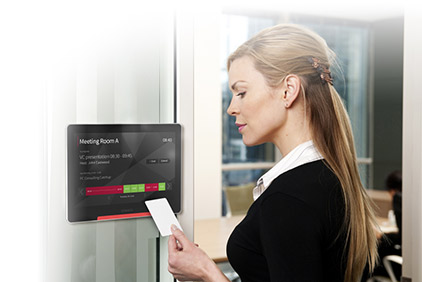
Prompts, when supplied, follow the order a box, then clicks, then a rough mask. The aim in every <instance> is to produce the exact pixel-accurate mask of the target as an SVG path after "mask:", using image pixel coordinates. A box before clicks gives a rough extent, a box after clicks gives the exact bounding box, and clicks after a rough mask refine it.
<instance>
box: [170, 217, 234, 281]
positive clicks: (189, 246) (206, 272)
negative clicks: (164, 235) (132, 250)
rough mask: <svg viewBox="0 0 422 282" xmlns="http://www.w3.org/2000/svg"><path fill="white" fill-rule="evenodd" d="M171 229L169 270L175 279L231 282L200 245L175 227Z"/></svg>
mask: <svg viewBox="0 0 422 282" xmlns="http://www.w3.org/2000/svg"><path fill="white" fill-rule="evenodd" d="M171 229H172V232H173V235H171V236H170V238H169V242H168V250H169V257H168V263H169V266H168V270H169V272H170V273H171V274H173V276H174V278H176V279H177V280H180V281H187V280H189V281H229V280H228V279H227V278H226V277H225V276H224V274H223V273H222V272H221V271H220V269H219V268H218V267H217V265H216V264H215V263H214V262H213V261H212V260H211V259H210V258H209V257H208V256H207V254H206V253H205V252H204V251H203V250H201V249H200V248H199V247H198V245H196V244H194V243H192V242H191V241H189V239H188V238H187V237H186V235H185V234H184V233H183V232H182V231H181V230H180V229H178V228H177V227H176V226H175V225H172V227H171Z"/></svg>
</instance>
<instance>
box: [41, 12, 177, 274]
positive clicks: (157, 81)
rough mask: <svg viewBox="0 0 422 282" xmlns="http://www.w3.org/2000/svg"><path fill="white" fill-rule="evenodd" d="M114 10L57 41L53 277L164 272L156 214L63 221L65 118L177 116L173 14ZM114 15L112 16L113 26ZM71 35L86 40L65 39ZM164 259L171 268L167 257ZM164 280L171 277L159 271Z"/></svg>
mask: <svg viewBox="0 0 422 282" xmlns="http://www.w3.org/2000/svg"><path fill="white" fill-rule="evenodd" d="M111 13H112V12H111ZM116 13H117V12H116ZM117 16H118V15H117V14H113V13H112V15H110V18H107V21H106V22H101V21H99V22H95V23H91V22H86V25H81V27H82V26H83V28H81V30H77V31H75V34H77V36H76V37H77V38H73V37H72V36H75V35H73V33H72V34H66V33H65V32H64V34H63V33H60V34H61V36H63V37H64V38H65V39H64V42H63V46H59V47H60V48H59V49H60V50H63V53H61V54H57V56H56V57H54V60H55V64H54V69H53V75H52V78H51V81H50V84H49V90H48V92H49V94H48V95H49V97H48V101H49V107H48V116H49V121H48V143H49V156H48V167H49V168H48V179H49V187H48V189H49V202H48V241H47V242H48V254H47V259H48V266H47V267H48V269H47V275H48V278H47V281H49V282H55V281H61V282H84V281H89V282H92V281H98V282H99V281H101V282H116V281H119V282H125V281H128V282H129V281H131V282H134V281H135V282H136V281H137V282H140V281H158V278H159V277H158V276H159V275H157V272H158V269H157V265H159V263H158V260H159V257H158V255H157V250H158V249H157V248H158V246H157V239H156V238H157V237H158V236H159V234H158V230H157V228H156V227H155V224H154V223H153V221H152V219H151V218H141V219H126V220H118V221H107V222H91V223H83V224H82V223H81V224H69V223H68V222H67V221H66V201H65V199H66V196H65V195H66V184H65V183H66V167H65V163H66V159H65V156H66V139H65V138H66V136H65V134H63V132H65V130H66V127H67V125H68V124H72V123H81V124H83V123H160V122H173V117H174V112H173V109H174V106H173V104H174V93H173V91H174V86H173V85H174V81H173V77H174V73H173V70H174V57H173V56H174V50H173V47H174V33H173V31H174V28H173V27H174V26H173V14H172V13H170V12H164V11H161V12H160V13H159V14H154V15H153V14H150V13H145V12H144V13H139V12H136V11H133V14H131V16H129V17H128V18H125V19H124V20H116V17H117ZM132 17H133V18H132ZM114 20H115V22H114ZM109 21H112V22H113V23H114V24H115V25H113V28H110V26H109V24H110V23H109ZM129 23H130V24H129ZM91 32H93V33H95V35H97V36H92V34H91ZM101 34H107V36H104V37H102V36H101ZM66 36H68V38H66ZM79 36H80V37H81V38H79ZM74 41H76V42H83V44H82V43H81V44H75V45H77V47H75V45H72V47H75V48H70V47H68V45H67V43H69V42H74ZM159 267H163V268H165V269H167V263H166V264H165V265H160V266H159ZM169 276H170V275H169ZM160 281H173V279H172V277H171V276H170V277H163V275H161V276H160Z"/></svg>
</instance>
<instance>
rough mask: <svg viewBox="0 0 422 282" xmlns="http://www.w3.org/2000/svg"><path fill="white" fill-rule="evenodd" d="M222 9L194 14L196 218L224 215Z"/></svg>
mask: <svg viewBox="0 0 422 282" xmlns="http://www.w3.org/2000/svg"><path fill="white" fill-rule="evenodd" d="M219 55H220V13H219V12H218V11H209V10H208V11H206V12H201V11H199V12H197V13H195V18H194V71H195V73H194V101H195V102H194V132H195V133H194V134H195V135H194V138H195V147H194V156H195V159H194V163H195V198H194V199H195V202H194V208H195V219H205V218H216V217H220V216H221V198H222V189H221V186H222V183H221V181H222V180H221V161H222V148H221V146H222V145H221V144H222V121H221V119H222V117H221V111H222V109H221V104H222V97H221V95H222V94H221V77H220V62H221V59H220V57H219Z"/></svg>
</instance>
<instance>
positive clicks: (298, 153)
mask: <svg viewBox="0 0 422 282" xmlns="http://www.w3.org/2000/svg"><path fill="white" fill-rule="evenodd" d="M321 159H323V157H322V155H321V154H320V153H319V152H318V150H317V148H316V147H315V146H314V142H313V141H312V140H310V141H307V142H305V143H302V144H300V145H299V146H297V147H296V148H294V149H293V150H292V151H290V152H289V153H288V154H287V155H286V156H285V157H283V158H282V159H281V160H280V161H279V162H278V163H277V164H276V165H275V166H273V167H272V168H271V169H270V170H269V171H267V173H265V174H264V175H263V176H261V177H260V178H259V179H258V181H257V185H256V187H255V188H254V189H253V198H254V200H256V199H258V197H259V196H261V194H262V193H264V191H265V189H267V188H268V187H269V186H270V184H271V183H272V182H273V180H274V179H276V178H277V177H278V176H279V175H281V174H283V173H285V172H286V171H289V170H291V169H293V168H295V167H298V166H300V165H303V164H306V163H310V162H313V161H317V160H321Z"/></svg>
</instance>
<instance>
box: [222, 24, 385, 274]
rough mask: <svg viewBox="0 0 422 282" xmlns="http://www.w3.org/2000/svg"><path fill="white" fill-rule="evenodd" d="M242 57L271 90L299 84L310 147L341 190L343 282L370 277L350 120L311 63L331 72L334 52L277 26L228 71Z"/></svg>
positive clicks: (365, 208) (370, 237)
mask: <svg viewBox="0 0 422 282" xmlns="http://www.w3.org/2000/svg"><path fill="white" fill-rule="evenodd" d="M243 56H249V57H250V58H252V59H253V60H254V64H255V68H256V69H257V70H258V71H259V72H261V73H262V74H263V75H264V77H265V79H266V81H267V83H268V85H269V86H271V87H277V86H279V85H280V83H282V82H283V80H284V78H285V77H286V76H287V75H289V74H295V75H297V76H299V77H300V78H301V82H302V88H301V93H302V95H303V98H304V101H305V107H306V109H305V110H306V112H307V115H308V116H309V124H310V128H311V134H312V139H313V142H314V144H315V146H316V147H317V149H318V150H319V152H320V153H321V154H322V156H323V157H324V161H325V162H326V164H327V165H328V167H329V168H330V169H331V170H332V171H333V172H334V174H335V175H336V176H337V177H338V179H339V181H340V183H341V186H342V190H343V196H344V201H345V221H344V225H343V228H344V229H343V230H344V231H345V232H346V234H347V238H346V240H347V244H346V245H345V252H347V254H346V253H345V254H344V255H345V257H346V258H347V265H346V271H345V279H344V281H346V282H356V281H360V278H361V275H362V272H363V270H364V268H365V266H366V265H369V269H370V271H372V270H373V268H374V266H375V263H376V261H377V257H378V254H377V238H376V228H377V224H376V220H375V216H374V213H373V211H372V207H371V201H370V199H369V198H368V195H367V193H366V191H365V189H364V188H363V186H362V183H361V180H360V177H359V171H358V166H357V160H356V151H355V145H354V140H353V134H352V129H351V125H350V120H349V116H348V114H347V112H346V109H345V107H344V105H343V102H342V100H341V98H340V96H339V94H338V93H337V91H336V90H335V89H334V87H333V86H331V85H330V84H329V83H327V82H323V81H322V80H321V77H320V74H319V73H318V71H317V70H316V69H315V68H314V67H313V66H312V64H311V62H310V61H309V58H317V59H318V60H319V63H320V64H321V65H323V66H326V67H327V68H329V67H330V66H331V65H332V63H334V62H335V54H334V52H333V51H332V50H331V49H330V48H329V47H328V46H327V43H326V42H325V40H324V39H322V38H321V37H320V36H319V35H317V34H316V33H314V32H312V31H310V30H308V29H306V28H304V27H301V26H297V25H292V24H281V25H277V26H273V27H270V28H267V29H264V30H262V31H261V32H259V33H258V34H257V35H255V36H254V37H252V38H251V39H249V40H248V41H246V42H245V43H244V44H242V45H241V46H240V47H239V48H238V49H237V50H236V51H235V52H234V53H233V54H231V55H230V57H229V58H228V60H227V69H228V70H229V69H230V65H231V63H232V62H233V61H234V60H235V59H237V58H240V57H243ZM339 235H340V234H339Z"/></svg>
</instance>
